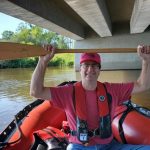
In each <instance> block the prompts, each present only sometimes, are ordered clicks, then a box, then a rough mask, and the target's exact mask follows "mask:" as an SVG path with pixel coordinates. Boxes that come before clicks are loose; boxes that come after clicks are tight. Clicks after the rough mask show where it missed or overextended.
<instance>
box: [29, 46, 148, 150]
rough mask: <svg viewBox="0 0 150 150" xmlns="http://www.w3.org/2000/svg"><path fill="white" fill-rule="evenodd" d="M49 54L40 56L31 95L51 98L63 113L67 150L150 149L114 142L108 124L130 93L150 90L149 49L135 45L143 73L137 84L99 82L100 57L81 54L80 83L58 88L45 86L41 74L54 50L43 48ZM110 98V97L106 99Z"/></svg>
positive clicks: (47, 47) (50, 47) (33, 77)
mask: <svg viewBox="0 0 150 150" xmlns="http://www.w3.org/2000/svg"><path fill="white" fill-rule="evenodd" d="M44 48H45V50H47V51H50V54H47V55H45V56H40V58H39V62H38V64H37V67H36V69H35V71H34V73H33V76H32V80H31V89H30V94H31V95H32V96H34V97H36V98H41V99H50V100H52V102H53V104H54V105H55V106H57V107H60V108H62V109H64V110H65V112H66V116H67V120H68V123H69V126H70V129H71V136H70V139H69V141H70V144H69V145H68V147H67V149H68V150H80V149H85V150H101V149H103V150H106V149H107V150H121V149H123V150H124V149H128V150H129V149H133V150H134V149H138V150H148V149H150V146H143V145H129V144H120V143H118V142H117V141H115V140H113V135H112V132H111V121H112V118H113V114H114V110H115V108H116V106H118V105H120V104H122V103H123V102H124V101H126V100H128V99H129V98H130V96H131V94H133V93H138V92H142V91H145V90H147V89H149V88H150V78H149V76H150V46H138V48H137V53H138V55H139V56H140V58H141V59H142V71H141V74H140V77H139V78H138V80H137V81H136V82H131V83H118V84H117V83H101V82H98V81H97V79H98V76H99V74H100V69H101V58H100V56H99V55H98V54H96V53H94V54H88V53H84V54H82V55H81V58H80V74H81V82H77V83H76V84H74V85H66V86H61V87H44V85H43V84H44V75H45V71H46V67H47V64H48V62H49V60H51V59H52V58H53V57H54V54H55V48H54V47H52V46H51V45H46V46H45V47H44ZM108 95H109V96H108Z"/></svg>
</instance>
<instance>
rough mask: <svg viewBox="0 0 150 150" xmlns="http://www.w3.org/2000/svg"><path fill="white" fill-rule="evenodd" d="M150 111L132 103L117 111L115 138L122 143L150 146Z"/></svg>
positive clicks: (113, 123)
mask: <svg viewBox="0 0 150 150" xmlns="http://www.w3.org/2000/svg"><path fill="white" fill-rule="evenodd" d="M149 128H150V110H149V109H148V108H144V107H141V106H139V105H136V104H134V103H131V101H127V102H126V103H124V105H121V106H119V107H118V108H117V109H116V113H115V117H114V119H113V122H112V131H113V135H114V137H115V138H116V139H117V140H118V141H119V142H121V143H129V144H144V145H149V144H150V129H149Z"/></svg>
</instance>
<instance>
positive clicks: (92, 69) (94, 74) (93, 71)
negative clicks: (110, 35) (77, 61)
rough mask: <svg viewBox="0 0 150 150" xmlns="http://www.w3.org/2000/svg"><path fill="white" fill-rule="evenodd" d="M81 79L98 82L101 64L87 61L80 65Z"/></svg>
mask: <svg viewBox="0 0 150 150" xmlns="http://www.w3.org/2000/svg"><path fill="white" fill-rule="evenodd" d="M80 74H81V79H82V80H86V81H97V79H98V76H99V74H100V64H98V63H96V62H93V61H86V62H83V63H82V64H81V65H80Z"/></svg>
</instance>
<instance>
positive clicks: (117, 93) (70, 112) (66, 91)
mask: <svg viewBox="0 0 150 150" xmlns="http://www.w3.org/2000/svg"><path fill="white" fill-rule="evenodd" d="M105 85H106V88H107V91H108V93H110V94H111V96H112V102H111V112H110V113H111V119H112V118H113V116H114V111H115V108H116V106H118V105H120V104H122V103H123V102H124V101H126V100H129V99H130V97H131V92H132V89H133V85H134V84H133V83H107V82H106V83H105ZM50 90H51V95H52V102H53V104H54V105H55V106H57V107H60V108H62V109H64V110H65V112H66V116H67V120H68V123H69V126H70V129H71V130H75V131H76V115H75V110H74V106H73V100H72V97H73V94H72V93H73V85H65V86H59V87H50ZM86 98H87V99H86V104H87V106H86V107H87V110H88V113H87V123H88V127H89V129H95V128H97V127H98V118H99V116H98V107H97V102H96V100H97V98H96V91H86ZM112 139H113V135H112V136H111V137H109V138H107V139H101V138H100V137H98V136H95V137H92V138H90V141H89V145H95V144H107V143H110V142H111V141H112ZM69 142H72V143H78V144H81V142H80V141H79V140H78V139H77V137H76V136H70V138H69Z"/></svg>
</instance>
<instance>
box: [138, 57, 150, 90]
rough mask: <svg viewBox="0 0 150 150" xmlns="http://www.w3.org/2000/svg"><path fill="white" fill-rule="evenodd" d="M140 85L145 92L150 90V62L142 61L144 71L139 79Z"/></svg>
mask: <svg viewBox="0 0 150 150" xmlns="http://www.w3.org/2000/svg"><path fill="white" fill-rule="evenodd" d="M139 83H140V84H141V85H142V86H143V88H144V90H147V89H149V88H150V62H147V61H145V60H143V61H142V70H141V74H140V77H139Z"/></svg>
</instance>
